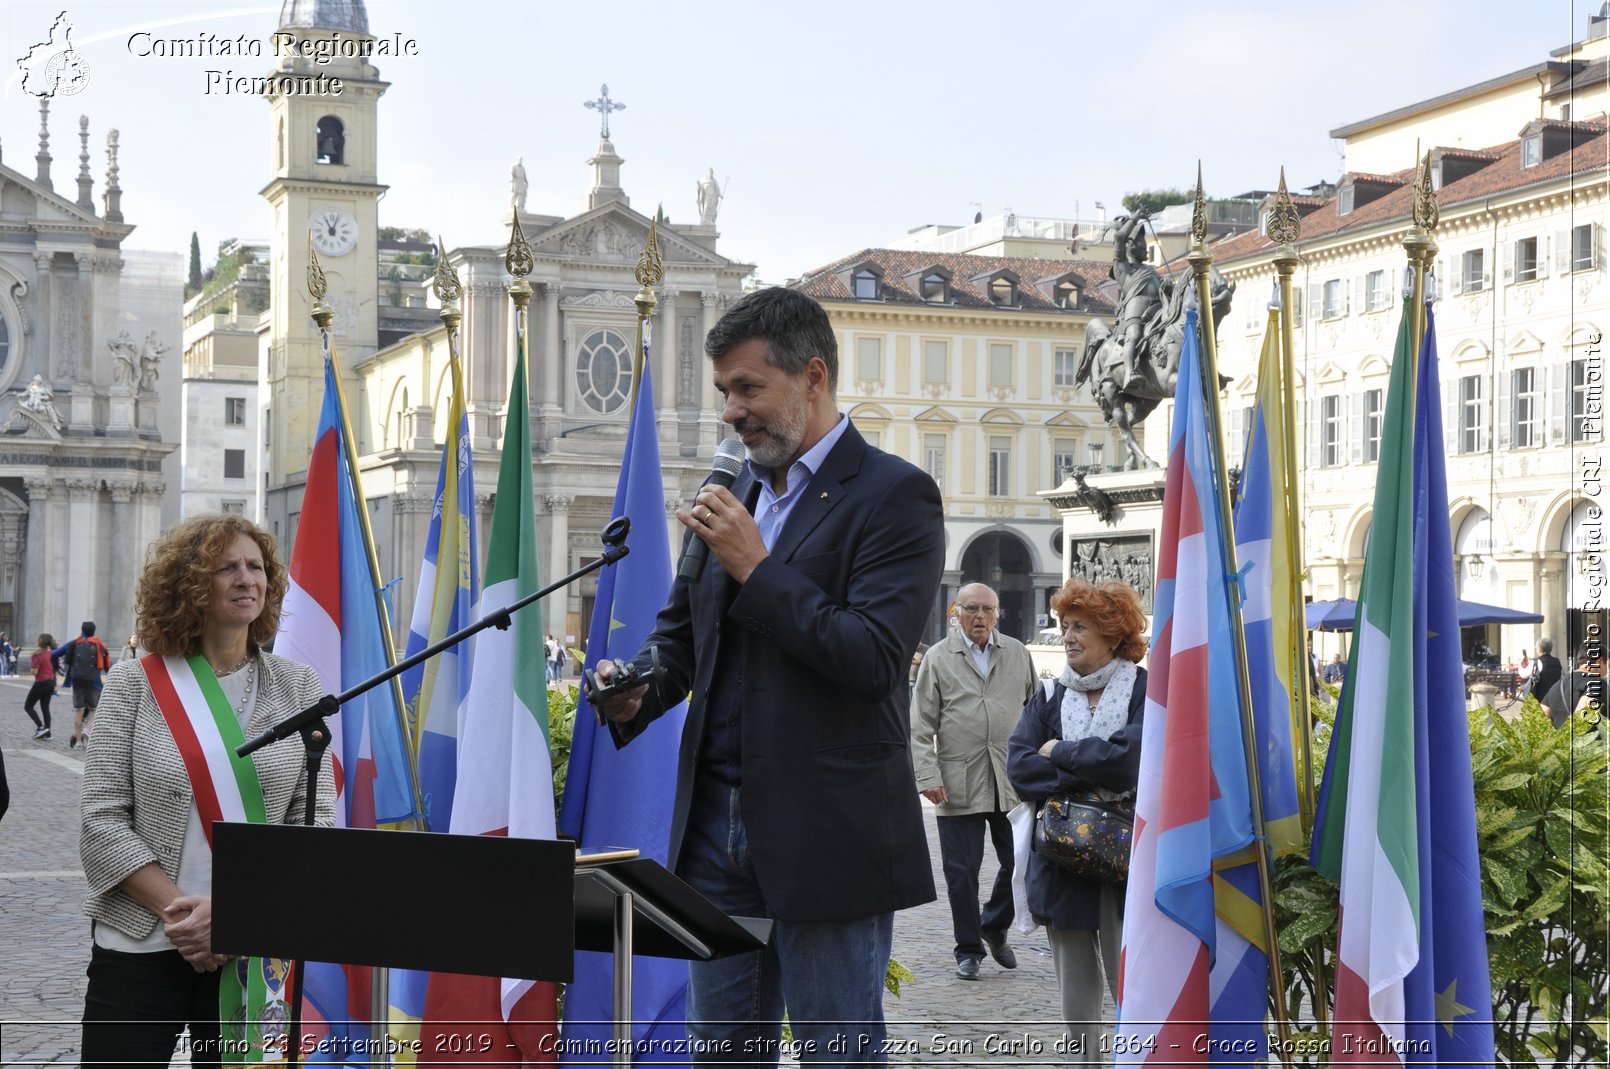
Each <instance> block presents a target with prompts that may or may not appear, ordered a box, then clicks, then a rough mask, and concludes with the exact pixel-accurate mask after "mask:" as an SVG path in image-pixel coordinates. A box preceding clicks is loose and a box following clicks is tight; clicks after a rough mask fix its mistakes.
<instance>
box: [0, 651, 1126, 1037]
mask: <svg viewBox="0 0 1610 1069" xmlns="http://www.w3.org/2000/svg"><path fill="white" fill-rule="evenodd" d="M27 688H28V684H27V682H26V681H25V680H17V679H12V678H6V679H0V748H3V749H4V751H5V763H6V773H7V776H8V779H9V782H10V785H11V809H10V811H9V812H7V813H6V816H5V819H4V820H3V821H0V1065H20V1066H26V1065H40V1064H61V1065H73V1064H75V1063H76V1060H77V1050H78V1019H79V1016H80V1014H81V1013H82V1010H83V999H84V967H85V965H86V964H87V963H88V960H89V922H88V921H87V920H86V919H85V918H84V915H83V912H82V909H83V903H84V877H83V872H82V869H81V867H80V865H79V860H78V791H79V784H80V782H81V780H82V769H83V751H82V750H81V749H69V748H68V746H67V736H68V734H70V732H71V723H72V719H71V718H72V710H71V709H67V708H64V706H66V705H68V704H70V698H69V697H68V695H67V694H66V693H63V694H61V695H59V696H58V697H57V699H56V701H55V703H54V704H53V706H52V713H53V714H54V716H53V720H54V726H55V729H56V730H55V732H54V738H52V739H51V740H50V741H48V742H35V741H34V740H33V739H32V735H33V730H34V729H33V724H32V723H31V722H30V721H29V720H28V718H27V717H26V716H24V715H23V713H22V701H23V697H24V696H25V695H26V693H27ZM924 810H925V817H926V820H927V824H928V844H929V849H930V852H931V854H932V857H931V863H932V865H933V871H934V884H935V886H936V887H937V888H938V889H939V898H938V900H936V901H934V902H930V903H929V904H927V905H925V906H921V907H918V908H916V909H911V910H906V911H904V912H902V913H900V914H898V915H897V917H896V919H895V929H894V956H895V958H896V959H897V960H898V961H899V962H900V963H901V964H902V965H904V966H905V967H906V968H908V969H910V970H911V972H912V973H913V975H914V979H912V980H908V981H907V982H906V983H905V985H904V986H903V988H902V991H901V994H900V997H898V998H896V997H894V996H893V995H890V996H888V997H886V999H885V1012H886V1014H887V1016H888V1018H889V1034H890V1045H891V1054H892V1057H891V1061H892V1062H894V1063H896V1064H903V1065H940V1064H943V1065H968V1064H981V1063H982V1062H984V1061H985V1060H986V1059H987V1060H989V1061H991V1062H994V1063H996V1064H1009V1063H1011V1062H1014V1061H1018V1062H1023V1063H1030V1064H1041V1065H1043V1064H1046V1063H1048V1062H1055V1061H1061V1060H1062V1059H1060V1058H1058V1057H1057V1056H1056V1054H1055V1044H1056V1042H1057V1040H1058V1039H1059V1038H1060V1036H1061V1034H1062V1026H1061V1023H1060V1021H1059V1020H1058V1017H1057V1015H1058V1007H1059V1001H1058V998H1057V989H1056V977H1055V974H1054V972H1053V970H1052V966H1051V957H1050V949H1049V947H1048V946H1047V944H1046V940H1045V934H1044V933H1043V932H1036V933H1035V934H1033V935H1031V936H1022V935H1019V934H1017V933H1016V932H1013V933H1012V937H1011V938H1012V944H1013V946H1014V947H1015V948H1016V950H1017V956H1018V962H1019V964H1018V968H1017V969H1015V970H1013V971H1010V972H1008V971H1006V970H1004V969H1002V968H1000V967H999V966H998V965H996V964H995V963H994V962H993V961H992V960H990V959H988V958H986V959H985V960H984V962H983V964H982V966H981V968H980V979H979V980H978V981H966V980H960V979H958V978H957V977H956V963H955V958H954V956H953V954H952V942H951V934H950V910H949V908H948V906H947V905H946V903H945V897H944V880H943V877H942V875H941V872H940V860H939V837H938V835H937V833H936V831H935V828H934V817H933V812H932V809H931V808H929V807H928V806H927V805H926V803H925V804H924ZM994 873H995V865H994V858H993V857H992V856H991V857H987V858H986V859H985V862H984V871H983V873H982V874H981V883H982V884H983V885H984V886H985V887H988V886H989V884H990V881H991V880H992V879H993V878H994ZM1107 1013H1108V1019H1109V1020H1110V1019H1111V1013H1112V1007H1111V1005H1110V1004H1109V1006H1108V1008H1107Z"/></svg>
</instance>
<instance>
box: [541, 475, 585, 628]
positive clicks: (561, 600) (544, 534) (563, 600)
mask: <svg viewBox="0 0 1610 1069" xmlns="http://www.w3.org/2000/svg"><path fill="white" fill-rule="evenodd" d="M574 503H575V498H573V497H569V496H566V495H563V494H547V495H545V496H544V497H543V499H542V507H541V510H540V511H538V513H537V540H538V543H539V544H540V545H542V546H545V547H547V550H548V559H547V560H546V561H544V562H543V571H542V574H543V575H546V576H549V577H550V578H549V580H548V581H549V582H557V581H558V580H560V579H562V578H564V577H565V576H566V575H568V574H569V573H570V506H571V505H572V504H574ZM570 599H571V594H570V591H569V590H568V589H567V590H566V591H565V592H564V594H563V596H560V597H555V598H554V599H553V602H552V604H553V605H554V606H557V607H558V611H557V612H554V611H549V613H548V614H547V619H548V623H547V629H548V630H549V631H552V632H553V633H554V634H555V635H559V636H560V637H561V640H563V633H564V632H563V629H564V628H565V627H566V626H567V625H566V621H567V619H568V616H569V612H568V608H569V605H570ZM581 637H582V636H578V642H579V640H580V638H581Z"/></svg>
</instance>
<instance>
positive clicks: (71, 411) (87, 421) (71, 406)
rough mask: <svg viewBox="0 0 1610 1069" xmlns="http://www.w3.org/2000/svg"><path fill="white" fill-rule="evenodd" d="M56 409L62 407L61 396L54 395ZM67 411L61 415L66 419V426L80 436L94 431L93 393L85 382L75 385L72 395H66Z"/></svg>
mask: <svg viewBox="0 0 1610 1069" xmlns="http://www.w3.org/2000/svg"><path fill="white" fill-rule="evenodd" d="M56 407H57V408H58V409H60V408H61V407H62V395H61V394H60V393H58V394H57V395H56ZM66 409H67V411H65V412H63V413H62V415H63V416H65V417H66V420H67V426H69V427H71V428H72V429H73V430H75V431H78V432H79V433H81V434H91V433H93V432H94V430H95V392H94V391H93V390H92V389H91V388H90V384H89V383H87V382H80V383H75V384H74V385H73V391H72V393H70V394H68V395H67V405H66Z"/></svg>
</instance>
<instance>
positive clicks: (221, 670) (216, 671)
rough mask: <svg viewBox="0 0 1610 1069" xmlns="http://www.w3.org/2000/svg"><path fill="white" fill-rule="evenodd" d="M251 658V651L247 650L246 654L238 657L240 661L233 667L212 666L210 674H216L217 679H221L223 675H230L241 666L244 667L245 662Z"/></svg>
mask: <svg viewBox="0 0 1610 1069" xmlns="http://www.w3.org/2000/svg"><path fill="white" fill-rule="evenodd" d="M251 659H252V655H251V652H250V651H248V652H247V654H246V656H244V657H242V658H241V659H240V662H239V663H238V664H236V665H235V666H234V667H233V668H214V669H213V670H212V674H213V675H215V676H217V677H218V678H219V679H222V678H224V677H225V676H232V675H234V674H235V673H236V672H238V671H240V670H241V669H242V668H245V667H246V664H247V662H249V661H250V660H251Z"/></svg>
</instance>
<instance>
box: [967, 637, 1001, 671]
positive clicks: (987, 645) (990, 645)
mask: <svg viewBox="0 0 1610 1069" xmlns="http://www.w3.org/2000/svg"><path fill="white" fill-rule="evenodd" d="M962 641H964V642H966V643H967V656H969V657H971V658H972V659H973V664H975V665H977V666H978V674H979V675H981V676H983V677H984V678H985V679H988V678H989V659H990V651H992V650H994V649H995V646H996V642H995V632H994V631H993V630H992V631H990V633H989V638H987V639H985V640H984V644H983V645H982V646H979V645H977V644H976V643H974V642H973V640H972V639H970V638H968V637H967V633H966V632H965V631H964V632H962Z"/></svg>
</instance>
